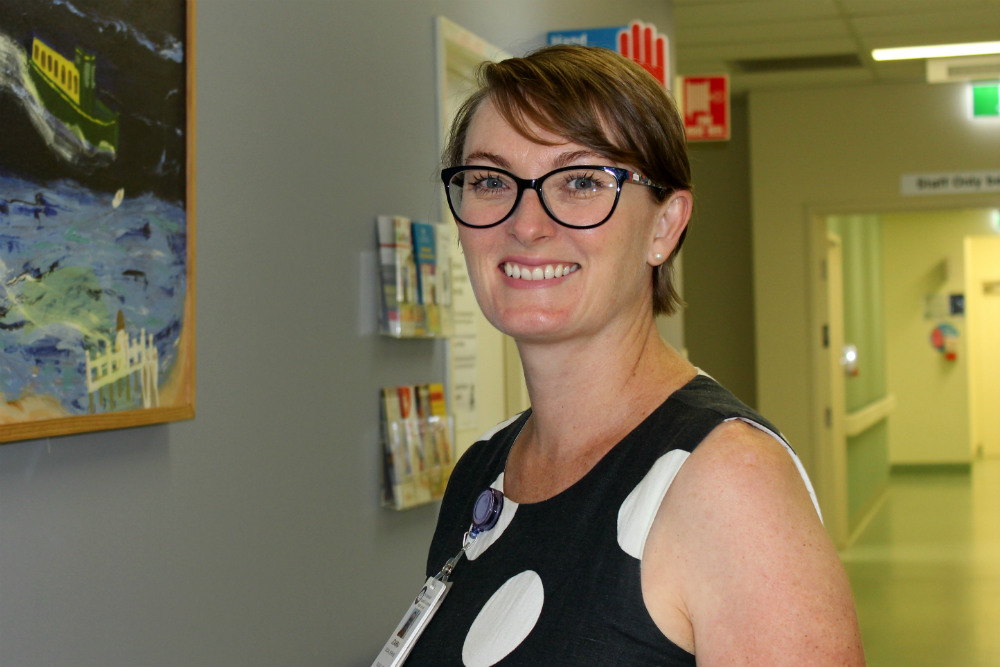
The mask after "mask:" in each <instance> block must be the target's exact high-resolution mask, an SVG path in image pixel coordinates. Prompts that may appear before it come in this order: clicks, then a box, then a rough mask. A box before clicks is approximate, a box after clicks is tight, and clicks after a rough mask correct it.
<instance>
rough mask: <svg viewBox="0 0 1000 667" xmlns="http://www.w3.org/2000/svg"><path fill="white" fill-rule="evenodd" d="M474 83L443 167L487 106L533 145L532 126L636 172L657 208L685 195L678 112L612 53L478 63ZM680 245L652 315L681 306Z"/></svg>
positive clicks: (659, 280) (559, 51)
mask: <svg viewBox="0 0 1000 667" xmlns="http://www.w3.org/2000/svg"><path fill="white" fill-rule="evenodd" d="M477 83H478V87H477V88H476V89H475V91H474V92H473V93H472V94H471V95H470V96H469V97H468V99H466V101H465V103H464V104H463V105H462V106H461V107H460V108H459V110H458V113H457V114H456V115H455V120H454V121H453V123H452V126H451V133H450V136H449V139H448V144H447V146H446V147H445V151H444V155H443V163H444V166H446V167H453V166H457V165H459V164H461V163H462V153H463V151H464V149H465V139H466V135H467V133H468V130H469V125H470V123H471V122H472V117H473V116H474V115H475V112H476V110H477V109H478V108H479V105H480V104H481V103H482V102H483V101H484V100H489V101H490V102H492V103H493V105H494V107H495V108H496V110H497V112H498V113H499V114H500V115H501V117H502V118H503V119H504V120H505V121H507V123H509V124H510V126H511V127H513V128H514V129H515V130H517V131H518V132H519V133H520V134H521V135H523V136H524V137H526V138H528V139H531V140H532V141H537V142H539V143H543V142H541V141H540V138H539V137H538V136H536V135H535V134H534V133H532V132H531V130H530V129H529V126H530V125H534V126H536V127H539V128H541V129H543V130H545V131H547V132H550V133H552V134H556V135H559V136H561V137H565V138H567V139H569V140H571V141H573V142H575V143H578V144H582V145H584V146H587V147H588V148H590V149H591V150H593V151H595V152H596V153H598V154H600V155H604V156H606V157H607V158H608V159H610V160H614V161H616V162H620V163H622V164H626V165H630V166H632V167H634V168H636V169H637V170H639V171H640V172H642V174H643V175H645V176H647V177H648V178H650V179H651V180H653V181H654V182H656V183H658V184H660V185H662V186H664V188H665V189H663V190H656V189H653V188H649V191H650V192H651V193H653V196H654V197H655V198H656V199H657V200H658V201H664V200H665V199H666V198H667V197H668V196H669V195H670V194H671V193H672V192H674V191H676V190H690V189H691V167H690V164H689V163H688V155H687V142H686V139H685V133H684V123H683V122H682V120H681V118H680V114H679V113H678V112H677V107H676V105H675V104H674V102H673V100H672V99H671V98H670V96H669V95H668V94H667V92H666V90H664V89H663V87H662V86H661V85H660V83H659V82H658V81H657V80H656V79H654V78H653V76H652V75H651V74H649V72H647V71H646V70H645V69H643V68H642V67H641V66H640V65H638V64H637V63H635V62H633V61H631V60H628V59H627V58H624V57H622V56H621V55H619V54H617V53H615V52H614V51H610V50H608V49H603V48H598V47H586V46H577V45H568V44H560V45H555V46H548V47H544V48H542V49H539V50H537V51H534V52H532V53H529V54H528V55H526V56H524V57H523V58H510V59H508V60H503V61H501V62H496V63H494V62H486V63H483V64H482V65H480V67H479V70H478V72H477ZM685 231H686V230H685ZM683 241H684V234H683V233H682V235H681V237H680V239H679V240H678V242H677V247H675V248H674V251H673V252H672V253H671V254H670V257H668V258H667V261H666V262H664V263H663V264H662V265H661V266H657V267H654V269H653V313H654V314H656V315H660V314H667V315H670V314H672V313H674V312H675V311H676V310H677V308H678V307H679V306H681V305H683V301H682V300H681V298H680V295H679V294H678V293H677V290H676V289H675V288H674V281H673V264H674V258H675V257H676V256H677V253H678V252H679V251H680V248H681V244H682V243H683Z"/></svg>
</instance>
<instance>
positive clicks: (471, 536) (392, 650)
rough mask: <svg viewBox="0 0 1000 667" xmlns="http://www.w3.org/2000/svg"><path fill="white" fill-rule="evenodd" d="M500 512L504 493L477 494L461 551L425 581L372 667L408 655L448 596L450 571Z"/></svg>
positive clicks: (392, 665)
mask: <svg viewBox="0 0 1000 667" xmlns="http://www.w3.org/2000/svg"><path fill="white" fill-rule="evenodd" d="M502 509H503V493H501V492H500V491H499V490H498V489H494V488H489V489H486V490H485V491H483V492H482V493H480V494H479V497H478V498H476V504H475V505H474V506H473V508H472V525H471V526H470V527H469V530H468V531H466V533H465V535H464V536H463V537H462V548H461V549H459V551H458V553H457V554H455V555H454V556H453V557H451V558H449V559H448V561H447V562H446V563H445V564H444V566H443V567H442V568H441V571H440V572H438V573H437V574H436V575H434V576H433V577H430V578H428V579H427V581H426V582H425V583H424V587H423V588H421V589H420V593H418V594H417V597H416V599H414V600H413V604H411V605H410V608H409V609H407V610H406V614H404V615H403V619H402V620H401V621H400V622H399V625H397V626H396V629H395V630H394V631H393V633H392V635H390V636H389V640H388V641H387V642H386V643H385V646H383V647H382V650H381V651H379V654H378V656H377V657H376V658H375V662H373V663H372V667H399V666H400V665H402V664H403V662H404V661H405V660H406V658H407V656H409V655H410V651H412V650H413V646H414V645H415V644H416V643H417V639H419V638H420V635H421V634H422V633H423V631H424V629H425V628H426V627H427V624H428V623H430V621H431V618H432V617H433V616H434V614H435V612H437V610H438V608H439V607H440V606H441V603H442V602H443V601H444V596H445V595H447V594H448V590H449V589H450V588H451V584H452V582H450V581H448V578H449V577H450V576H451V573H452V571H453V570H454V569H455V566H456V565H458V562H459V561H460V560H461V559H462V556H464V555H465V552H466V550H467V549H468V548H469V546H470V545H471V544H472V543H473V542H474V541H475V539H476V538H477V537H479V535H481V534H482V533H485V532H486V531H488V530H491V529H492V528H493V527H494V526H496V525H497V521H499V520H500V512H501V510H502Z"/></svg>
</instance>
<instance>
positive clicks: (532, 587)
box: [462, 570, 545, 667]
mask: <svg viewBox="0 0 1000 667" xmlns="http://www.w3.org/2000/svg"><path fill="white" fill-rule="evenodd" d="M544 602H545V589H544V587H543V586H542V579H541V577H539V576H538V574H537V573H536V572H534V571H532V570H526V571H524V572H522V573H521V574H516V575H514V576H513V577H511V578H510V579H508V580H507V582H506V583H505V584H504V585H503V586H501V587H500V589H499V590H498V591H497V592H496V593H494V594H493V596H492V597H491V598H490V599H489V600H488V601H487V602H486V604H485V605H484V606H483V608H482V610H481V611H480V612H479V615H478V616H476V620H475V621H473V623H472V627H471V628H469V634H468V635H466V637H465V643H464V644H463V645H462V663H463V664H464V665H465V667H490V666H491V665H495V664H496V663H498V662H500V661H501V660H503V659H504V658H505V657H506V656H507V655H508V654H509V653H510V652H511V651H513V650H514V649H516V648H517V647H518V646H520V645H521V642H523V641H524V640H525V638H527V636H528V635H529V634H530V633H531V631H532V629H533V628H534V627H535V623H537V622H538V616H539V615H540V614H541V613H542V604H543V603H544Z"/></svg>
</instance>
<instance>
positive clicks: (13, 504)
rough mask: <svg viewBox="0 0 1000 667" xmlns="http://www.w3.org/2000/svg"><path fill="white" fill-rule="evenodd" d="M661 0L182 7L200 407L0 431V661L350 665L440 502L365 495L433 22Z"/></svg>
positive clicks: (413, 367) (429, 185)
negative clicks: (188, 75) (193, 33)
mask: <svg viewBox="0 0 1000 667" xmlns="http://www.w3.org/2000/svg"><path fill="white" fill-rule="evenodd" d="M671 7H672V4H671V2H669V0H619V1H618V2H614V3H580V2H578V1H577V0H549V1H547V2H544V3H539V2H536V1H535V0H507V1H505V2H502V3H496V2H485V1H479V0H447V1H446V0H441V1H436V2H432V1H429V0H424V1H412V2H403V1H398V2H396V1H392V2H390V1H388V0H375V1H370V2H365V3H361V2H346V1H343V2H341V1H338V0H325V1H320V0H315V1H306V0H301V1H295V2H288V1H282V0H200V2H198V36H197V40H198V41H197V82H198V112H197V121H198V130H197V136H198V149H197V154H198V167H197V175H198V176H197V188H198V195H197V196H198V199H197V363H198V378H197V411H198V416H197V418H196V419H195V420H193V421H190V422H183V423H174V424H170V425H163V426H154V427H147V428H141V429H133V430H125V431H115V432H104V433H96V434H88V435H81V436H73V437H65V438H54V439H49V440H42V441H31V442H22V443H15V444H10V445H6V446H3V447H0V664H3V665H53V664H67V665H68V664H72V665H118V664H121V665H125V664H128V665H134V664H151V665H186V664H198V665H213V664H218V665H236V664H242V665H250V664H261V665H279V664H331V665H368V664H370V662H371V660H372V658H373V656H374V654H375V651H376V650H377V649H378V648H379V647H380V646H381V644H382V642H383V641H384V640H385V638H386V637H387V636H388V633H389V632H390V630H391V629H392V627H393V626H394V625H395V623H396V622H397V621H398V618H399V616H400V615H401V614H402V612H403V611H404V609H405V607H406V605H407V604H408V602H409V600H410V599H411V598H412V596H413V594H414V593H415V591H416V590H417V588H418V587H419V584H420V583H421V581H422V579H423V567H424V556H425V552H426V548H427V545H428V543H429V541H430V536H431V530H432V528H433V525H434V520H435V517H436V512H437V507H436V506H428V507H424V508H420V509H415V510H411V511H409V512H405V513H394V512H390V511H387V510H383V509H381V508H380V507H379V506H378V475H379V468H378V457H377V453H376V446H377V419H378V413H377V403H376V392H377V389H378V387H380V386H382V385H383V384H402V383H414V382H421V381H432V380H436V381H442V380H443V379H444V370H445V369H444V349H443V346H442V344H440V343H433V342H423V341H393V340H386V339H382V338H379V337H378V336H376V335H374V334H373V333H372V328H373V326H374V324H373V321H372V320H373V318H374V310H373V304H372V303H371V302H370V299H374V297H375V292H374V288H373V287H372V286H371V285H366V284H364V282H365V281H368V280H370V279H372V278H373V277H374V276H372V275H369V274H368V273H367V272H364V271H363V269H364V268H365V264H364V262H363V261H362V257H363V256H364V255H365V253H370V252H371V251H372V250H373V244H374V231H373V219H374V216H375V215H376V214H378V213H400V214H405V215H410V216H413V217H416V218H424V219H438V218H440V212H439V210H438V195H437V190H436V162H437V152H438V149H437V131H436V127H437V116H436V114H437V105H436V94H435V69H434V54H435V49H434V41H433V34H434V33H433V18H434V17H435V16H436V15H439V14H441V15H445V16H447V17H449V18H450V19H452V20H453V21H455V22H457V23H458V24H460V25H462V26H464V27H466V28H468V29H470V30H472V31H473V32H476V33H478V34H479V35H480V36H482V37H484V38H485V39H487V40H489V41H491V42H493V43H494V44H496V45H497V46H500V47H502V48H505V49H507V50H508V51H511V52H515V53H517V52H521V51H523V50H524V49H525V48H527V47H531V46H535V45H539V44H541V43H542V41H543V39H544V33H545V32H546V31H548V30H552V29H569V28H579V27H594V26H603V25H621V24H625V23H627V22H629V21H630V20H631V19H633V18H641V19H643V20H645V21H648V22H652V23H654V24H656V25H657V26H658V27H659V28H660V29H661V30H663V31H665V32H666V31H668V29H669V27H670V25H671V18H672V16H671Z"/></svg>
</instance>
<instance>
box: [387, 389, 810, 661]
mask: <svg viewBox="0 0 1000 667" xmlns="http://www.w3.org/2000/svg"><path fill="white" fill-rule="evenodd" d="M527 418H528V413H523V414H521V415H518V416H517V417H515V418H513V419H511V420H509V421H508V422H506V423H504V424H501V425H500V426H499V427H498V428H497V429H496V430H495V431H493V432H491V433H490V434H487V436H485V438H484V439H483V440H481V441H479V442H477V443H476V444H475V445H473V446H472V447H471V448H470V449H469V451H468V452H466V454H465V455H464V456H463V457H462V459H461V460H460V461H459V463H458V465H457V467H456V468H455V471H454V473H453V475H452V478H451V482H450V483H449V486H448V490H447V493H446V494H445V497H444V500H443V502H442V505H441V513H440V516H439V519H438V525H437V529H436V531H435V534H434V539H433V541H432V543H431V549H430V554H429V556H428V562H427V574H428V576H431V575H434V574H435V573H437V572H438V570H440V569H441V566H442V565H444V563H445V561H447V560H448V559H449V558H450V557H451V556H453V555H455V553H456V552H457V551H458V549H459V548H460V547H461V544H462V536H463V535H464V533H465V531H466V530H468V528H469V523H470V515H471V511H472V506H473V504H474V502H475V500H476V497H477V496H478V495H479V493H480V492H481V491H482V490H483V489H485V488H487V487H489V486H493V487H495V488H498V489H501V490H503V470H504V466H505V463H506V460H507V454H508V452H509V451H510V448H511V446H512V445H513V444H514V441H515V440H516V438H517V434H518V433H519V432H520V430H521V428H522V426H523V425H524V423H525V421H526V420H527ZM730 419H741V420H744V421H747V422H748V423H751V424H753V425H754V426H757V427H758V428H761V429H762V430H764V431H766V432H768V433H771V434H772V435H774V436H775V437H776V438H778V439H779V441H781V442H782V444H785V443H784V441H783V440H781V438H780V436H779V435H778V432H777V430H776V429H775V428H774V427H772V426H771V425H770V424H768V423H767V422H766V421H765V420H764V419H762V418H761V417H760V416H759V415H757V414H756V413H755V412H753V411H752V410H750V408H748V407H746V406H745V405H743V404H742V403H740V402H739V400H738V399H736V398H735V397H734V396H733V395H732V394H731V393H729V392H728V391H727V390H725V389H724V388H722V387H721V386H720V385H719V384H717V383H716V382H715V381H714V380H712V379H711V378H709V377H708V376H706V375H703V374H702V375H698V376H697V377H696V378H695V379H693V380H692V381H691V382H689V383H688V384H687V385H685V386H684V387H683V388H681V389H679V390H678V391H676V392H674V393H673V394H672V395H671V396H670V397H669V398H668V399H667V400H666V401H665V402H664V403H663V404H662V405H661V406H660V407H659V408H657V409H656V410H655V411H654V412H653V414H651V415H650V416H649V417H648V418H646V420H645V421H643V422H642V423H641V424H640V425H639V426H638V427H636V429H635V430H634V431H632V432H631V433H630V434H629V435H628V436H626V437H625V438H624V439H623V440H622V441H621V442H620V443H618V444H617V445H616V446H615V447H614V448H613V449H612V450H611V451H610V452H608V454H606V455H605V456H604V458H603V459H601V460H600V461H599V462H598V463H597V465H595V466H594V468H593V469H592V470H591V471H590V472H589V473H587V474H586V475H585V476H584V477H583V478H582V479H580V480H579V481H578V482H577V483H575V484H574V485H573V486H571V487H570V488H568V489H566V490H565V491H563V492H562V493H560V494H558V495H557V496H555V497H553V498H550V499H548V500H545V501H542V502H539V503H531V504H522V505H519V504H517V503H515V502H512V501H510V500H509V499H507V500H505V502H504V506H503V511H502V513H501V515H500V519H499V522H498V524H497V526H496V527H495V528H494V529H493V530H491V531H490V532H488V533H484V534H482V535H480V536H479V538H478V539H477V540H475V542H473V544H472V546H471V547H470V549H469V550H468V552H467V553H466V555H467V558H466V559H463V560H462V561H460V562H459V563H458V565H457V567H456V568H455V571H454V573H453V574H452V576H451V581H452V582H453V585H452V588H451V590H450V592H449V593H448V595H447V597H446V598H445V600H444V603H443V604H442V606H441V608H440V609H439V610H438V612H437V615H436V616H435V617H434V618H433V620H432V621H431V623H430V624H429V626H428V627H427V630H426V631H425V632H424V634H423V636H422V637H421V638H420V640H419V641H418V642H417V645H416V646H415V647H414V650H413V652H412V653H411V655H410V657H409V659H408V660H407V662H406V667H417V666H421V665H425V666H428V667H447V666H451V665H456V666H458V665H463V666H464V667H490V666H492V665H498V666H502V667H508V666H514V665H522V666H530V667H539V666H542V665H544V666H547V667H557V666H559V665H567V666H568V665H587V666H588V667H594V666H596V665H600V666H602V667H610V666H611V665H629V666H633V667H635V666H639V665H657V666H658V667H663V666H664V665H693V664H694V663H695V660H694V656H693V655H692V654H690V653H688V652H687V651H684V650H683V649H681V648H680V647H678V646H677V645H675V644H674V643H673V642H671V641H670V640H669V639H667V638H666V637H665V636H664V635H663V633H662V632H660V630H659V629H658V628H657V627H656V625H655V624H654V623H653V620H652V618H650V616H649V613H648V611H647V610H646V607H645V605H644V604H643V600H642V589H641V581H640V572H639V563H640V558H641V555H642V550H643V546H644V544H645V540H646V535H647V534H648V532H649V528H650V526H651V525H652V522H653V518H654V516H655V515H656V511H657V509H658V508H659V505H660V502H661V500H662V499H663V496H664V494H665V493H666V491H667V489H668V488H669V486H670V483H671V482H672V481H673V479H674V476H675V475H676V473H677V471H678V470H679V469H680V467H681V466H682V465H683V464H684V461H685V460H686V459H687V457H688V456H689V455H690V453H691V451H693V450H694V448H695V447H696V446H697V445H698V443H700V442H701V441H702V440H703V439H704V438H705V436H706V435H708V433H709V432H710V431H711V430H712V429H714V428H715V427H716V426H717V425H719V424H720V423H721V422H723V421H726V420H730ZM785 446H786V447H787V444H785ZM789 452H791V449H789ZM792 456H793V457H795V455H794V453H792ZM795 462H796V464H797V465H798V466H799V470H800V472H801V473H802V475H803V478H804V479H805V482H806V485H807V486H809V481H808V479H806V478H805V472H804V470H802V467H801V464H800V463H799V462H798V459H797V458H795ZM809 491H810V494H812V488H811V486H809ZM813 500H814V502H815V496H813Z"/></svg>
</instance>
